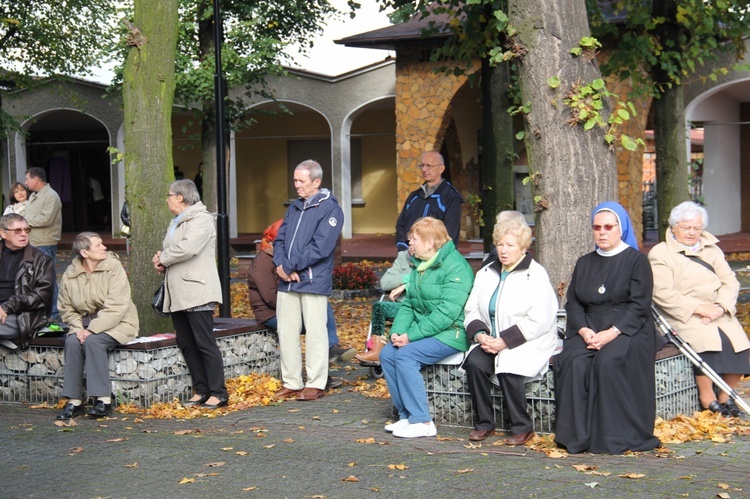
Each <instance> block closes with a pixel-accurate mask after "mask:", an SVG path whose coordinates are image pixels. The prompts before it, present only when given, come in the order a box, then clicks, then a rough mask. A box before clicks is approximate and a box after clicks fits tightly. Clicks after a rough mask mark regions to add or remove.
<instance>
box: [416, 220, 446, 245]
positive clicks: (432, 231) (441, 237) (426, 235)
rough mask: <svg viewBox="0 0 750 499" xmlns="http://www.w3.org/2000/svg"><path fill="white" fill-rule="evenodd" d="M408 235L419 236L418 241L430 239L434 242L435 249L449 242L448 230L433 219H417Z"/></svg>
mask: <svg viewBox="0 0 750 499" xmlns="http://www.w3.org/2000/svg"><path fill="white" fill-rule="evenodd" d="M409 233H411V234H415V235H417V236H419V238H420V239H422V240H426V239H432V240H434V241H435V249H440V248H442V247H443V246H445V243H447V242H448V241H450V240H451V236H449V235H448V230H447V229H446V228H445V224H444V223H443V222H442V220H438V219H437V218H433V217H424V218H418V219H417V221H416V222H414V223H413V224H412V226H411V229H409Z"/></svg>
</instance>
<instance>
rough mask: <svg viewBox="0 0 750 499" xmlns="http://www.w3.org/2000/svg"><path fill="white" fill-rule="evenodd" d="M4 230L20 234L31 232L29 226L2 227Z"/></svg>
mask: <svg viewBox="0 0 750 499" xmlns="http://www.w3.org/2000/svg"><path fill="white" fill-rule="evenodd" d="M4 230H5V231H6V232H13V233H15V234H20V233H22V232H24V233H26V234H28V233H29V232H31V227H19V228H17V229H4Z"/></svg>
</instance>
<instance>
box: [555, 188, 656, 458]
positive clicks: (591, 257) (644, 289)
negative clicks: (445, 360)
mask: <svg viewBox="0 0 750 499" xmlns="http://www.w3.org/2000/svg"><path fill="white" fill-rule="evenodd" d="M591 218H592V229H593V233H594V242H595V244H596V250H595V251H593V252H591V253H589V254H587V255H584V256H582V257H581V258H579V259H578V262H576V266H575V270H574V271H573V277H572V279H571V281H570V286H569V288H568V296H567V303H566V305H565V310H566V312H567V316H568V317H567V328H566V332H565V340H564V342H563V350H562V352H561V353H560V354H559V355H558V356H557V357H556V358H555V360H554V372H555V406H556V409H555V442H556V443H557V444H558V445H559V446H561V447H564V448H565V449H567V451H568V452H570V453H573V454H575V453H579V452H594V453H601V454H621V453H623V452H625V451H628V450H630V451H646V450H650V449H653V448H655V447H658V446H659V444H660V442H659V440H658V439H657V438H656V437H655V436H654V420H655V418H656V394H655V388H654V362H655V355H656V334H655V330H654V323H653V320H652V318H651V291H652V288H653V286H652V281H653V278H652V275H651V266H650V265H649V262H648V258H646V255H644V254H642V253H641V252H640V251H638V243H637V241H636V239H635V235H634V234H633V229H632V225H631V223H630V218H629V217H628V214H627V212H626V211H625V209H624V208H623V207H622V206H620V205H619V204H618V203H615V202H605V203H602V204H600V205H599V206H597V207H596V208H595V209H594V212H593V214H592V216H591Z"/></svg>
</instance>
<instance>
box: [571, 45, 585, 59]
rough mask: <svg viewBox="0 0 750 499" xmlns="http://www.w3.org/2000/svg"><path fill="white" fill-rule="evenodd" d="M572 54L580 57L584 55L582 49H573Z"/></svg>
mask: <svg viewBox="0 0 750 499" xmlns="http://www.w3.org/2000/svg"><path fill="white" fill-rule="evenodd" d="M570 53H571V54H573V55H574V56H576V57H578V56H580V55H581V54H582V53H583V49H582V48H581V47H573V48H572V49H570Z"/></svg>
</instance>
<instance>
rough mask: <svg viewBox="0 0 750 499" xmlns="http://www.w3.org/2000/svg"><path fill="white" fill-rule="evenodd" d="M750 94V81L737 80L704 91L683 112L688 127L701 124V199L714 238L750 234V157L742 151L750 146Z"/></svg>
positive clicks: (744, 79)
mask: <svg viewBox="0 0 750 499" xmlns="http://www.w3.org/2000/svg"><path fill="white" fill-rule="evenodd" d="M749 93H750V78H739V79H737V80H734V81H731V82H727V83H723V84H720V85H716V86H715V87H712V88H710V89H707V90H706V91H704V92H701V93H700V94H698V95H697V96H696V97H695V98H694V99H692V100H691V101H690V102H689V103H688V105H687V106H686V107H685V119H686V120H687V123H686V128H689V127H690V125H691V124H693V125H695V124H699V125H701V126H702V128H703V132H704V133H703V155H704V158H703V197H704V200H705V203H706V209H707V210H708V212H709V215H710V223H711V225H710V227H709V230H710V231H711V232H712V233H714V234H728V233H733V232H739V231H743V232H747V231H750V154H748V153H747V152H745V150H744V149H745V148H744V147H743V146H744V144H746V143H748V142H750V104H749V103H748V102H747V95H748V94H749ZM686 135H687V136H688V138H687V139H686V140H687V145H686V147H690V135H689V134H686ZM688 150H690V149H688ZM738 206H739V207H740V209H739V210H738V209H737V207H738Z"/></svg>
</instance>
